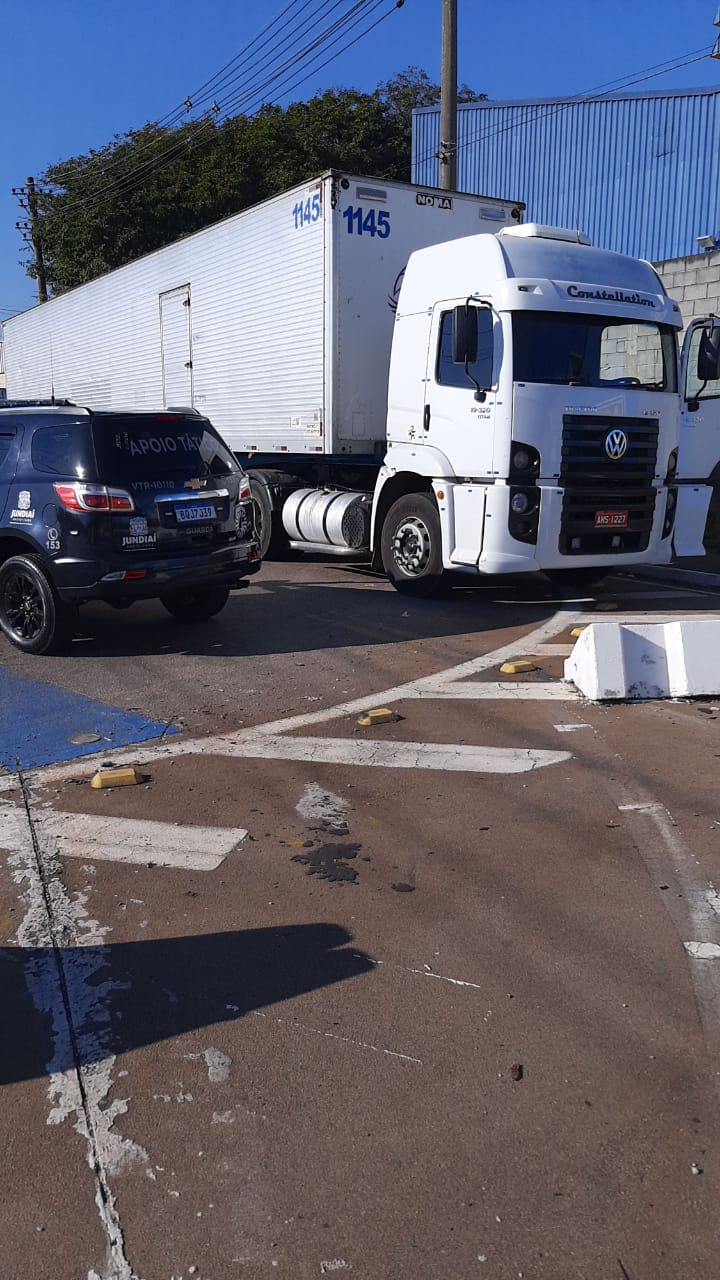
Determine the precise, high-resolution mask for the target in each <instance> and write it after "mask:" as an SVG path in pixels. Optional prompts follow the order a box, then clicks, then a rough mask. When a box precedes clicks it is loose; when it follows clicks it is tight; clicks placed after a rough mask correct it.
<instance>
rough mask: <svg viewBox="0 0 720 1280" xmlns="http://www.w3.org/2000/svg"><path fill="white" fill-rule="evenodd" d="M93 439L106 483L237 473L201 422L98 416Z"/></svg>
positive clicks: (220, 444)
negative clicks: (106, 478) (107, 480)
mask: <svg viewBox="0 0 720 1280" xmlns="http://www.w3.org/2000/svg"><path fill="white" fill-rule="evenodd" d="M93 437H94V441H95V452H96V454H97V459H98V463H99V466H100V470H101V472H102V473H103V475H106V476H108V479H109V483H111V484H131V483H132V482H133V481H135V480H148V479H153V478H156V477H168V478H170V477H185V478H191V477H193V476H204V475H212V476H224V475H228V474H230V473H231V472H237V471H239V469H240V468H239V466H238V463H237V461H236V459H235V457H234V456H233V454H232V453H231V452H230V450H229V449H228V447H227V445H225V444H224V443H223V441H222V440H221V439H220V436H219V435H217V433H216V432H215V430H214V429H213V428H212V427H211V426H210V423H209V422H208V421H207V420H206V419H203V418H186V417H183V418H178V417H175V416H174V415H170V414H167V415H165V414H159V415H157V416H154V417H152V416H150V415H148V416H147V417H146V416H145V415H144V414H143V415H137V416H136V417H130V418H127V417H124V416H121V415H120V414H111V413H108V414H100V413H99V414H96V415H95V418H94V420H93Z"/></svg>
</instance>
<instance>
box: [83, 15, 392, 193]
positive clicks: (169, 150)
mask: <svg viewBox="0 0 720 1280" xmlns="http://www.w3.org/2000/svg"><path fill="white" fill-rule="evenodd" d="M341 2H342V0H335V2H334V3H333V4H332V6H331V10H330V11H331V12H332V10H333V9H335V8H337V7H338V6H339V3H341ZM386 3H387V0H355V2H354V3H353V4H351V6H350V8H349V9H347V10H346V11H345V13H344V14H342V15H341V16H340V17H339V18H337V19H335V20H334V21H333V22H332V23H331V24H330V25H329V26H327V27H326V28H324V29H323V31H321V32H320V34H319V35H318V36H316V37H315V39H313V40H312V41H311V42H310V43H308V44H306V45H305V46H304V47H303V48H302V49H301V50H300V51H299V52H297V53H293V54H292V56H288V57H287V58H286V60H285V62H283V63H282V64H281V65H280V66H279V67H277V68H275V69H274V70H273V73H272V75H270V76H269V77H267V78H266V79H265V80H264V81H262V82H261V83H260V84H258V83H257V78H256V79H255V80H254V81H251V84H250V86H249V87H247V88H246V89H245V90H244V91H243V93H241V94H236V93H233V94H231V95H229V96H228V97H227V98H222V100H221V102H220V103H218V104H216V105H217V107H218V114H220V113H221V112H222V114H223V115H224V116H225V117H227V116H228V115H229V113H230V112H231V111H235V112H236V113H239V111H238V108H239V107H240V106H241V105H243V104H245V114H248V115H251V114H252V113H253V112H254V111H257V110H258V109H259V107H260V106H262V105H264V103H265V102H266V101H267V98H266V94H267V91H268V90H269V89H270V88H271V87H272V86H273V85H275V94H274V97H275V99H276V100H277V99H279V98H282V97H285V96H287V94H288V93H290V92H292V91H293V89H295V88H297V87H298V86H299V85H301V84H304V83H305V82H306V81H307V80H308V79H309V78H310V77H311V76H312V75H315V74H317V72H318V71H320V70H322V69H323V68H324V67H325V66H327V65H328V64H329V63H330V62H332V61H334V60H335V59H336V58H337V57H339V56H340V54H342V53H344V52H346V51H347V50H348V49H350V48H352V47H353V45H355V44H357V43H358V41H359V40H361V39H364V38H365V36H366V35H368V34H369V33H370V32H371V31H372V30H374V29H375V28H376V27H377V26H378V25H379V24H380V23H381V22H383V21H385V19H386V18H388V17H390V15H391V14H392V13H394V12H395V10H396V9H399V8H401V7H402V6H403V4H404V0H394V3H392V5H391V7H390V8H389V9H388V10H387V11H386V12H385V13H383V14H381V15H380V17H379V18H377V19H376V20H375V22H373V23H371V24H369V25H367V26H365V27H364V28H363V30H362V31H360V32H359V33H358V34H357V35H356V36H355V37H354V38H353V39H351V40H349V41H347V42H346V43H345V44H343V45H342V47H341V48H339V49H336V50H335V52H334V53H333V54H332V56H330V57H328V58H326V59H325V60H324V61H321V62H318V58H320V57H321V56H322V54H323V53H324V52H326V51H327V50H330V49H333V48H334V47H335V46H336V45H337V44H338V43H339V42H340V41H341V40H342V39H343V37H344V36H345V35H348V34H349V33H350V32H351V31H352V30H354V29H355V28H357V27H358V26H359V25H360V24H361V23H362V22H363V21H364V20H365V19H366V18H367V17H370V16H371V15H372V14H373V13H374V12H375V11H376V10H377V9H379V8H380V7H381V6H382V5H383V4H386ZM327 5H328V0H324V3H323V4H322V5H321V7H320V10H318V11H317V12H316V15H315V16H316V17H317V13H318V12H320V11H321V10H322V9H323V8H324V9H327ZM286 11H287V10H285V11H283V12H286ZM306 25H307V23H306V22H305V23H303V24H302V26H306ZM317 25H318V23H317V22H315V23H314V26H315V27H316V26H317ZM312 29H313V28H311V30H312ZM298 30H300V28H298ZM307 34H310V32H308V33H307ZM295 36H297V32H295ZM331 37H332V38H331ZM285 44H286V45H287V40H286V41H285ZM279 50H280V51H282V52H288V53H290V52H291V50H285V49H283V46H282V45H281V46H279ZM277 52H278V50H276V53H277ZM290 68H294V69H296V70H299V69H303V68H307V70H306V72H305V74H304V75H302V76H300V77H299V78H296V79H294V80H292V81H291V83H288V82H287V79H286V81H285V82H284V83H282V82H281V83H280V84H276V82H277V81H278V80H281V81H282V76H283V75H285V73H287V72H288V71H289V70H290ZM251 91H252V94H253V96H252V98H251V100H250V102H248V97H249V94H250V92H251ZM214 131H215V122H214V121H213V120H211V119H210V118H209V117H208V116H205V117H204V118H203V119H201V120H200V121H198V122H197V125H196V127H195V128H193V129H192V130H191V131H190V132H189V133H184V134H183V135H182V136H173V137H171V138H168V139H166V140H164V139H159V140H158V139H153V140H150V141H149V142H148V143H147V144H144V146H143V149H150V148H152V147H153V146H154V145H156V144H159V146H160V147H161V148H162V144H163V142H164V141H165V142H166V144H167V145H166V146H165V147H164V148H163V149H161V154H160V155H159V156H150V157H148V158H147V159H145V160H144V161H142V162H141V164H140V165H139V166H136V167H135V168H134V170H133V172H132V173H130V174H128V175H127V177H126V178H125V179H124V180H120V181H119V182H117V183H113V182H110V183H108V184H107V185H104V186H102V187H101V188H100V189H99V190H97V191H95V192H93V193H92V194H91V195H88V196H86V197H83V198H81V199H78V200H67V199H66V197H64V196H59V197H58V198H59V199H62V200H63V209H64V210H66V211H67V210H70V209H73V208H77V209H90V208H92V207H93V206H95V205H97V204H99V203H102V201H103V200H104V199H105V198H106V197H107V196H108V195H110V194H112V196H113V197H114V198H117V197H118V196H124V195H129V194H131V193H132V192H133V191H135V190H137V189H138V188H139V187H140V186H142V185H143V183H144V182H145V181H146V180H147V179H148V178H149V177H150V176H152V175H153V174H156V173H159V172H160V171H161V170H162V169H163V168H165V167H166V166H167V165H168V164H171V163H172V162H173V161H174V160H176V159H178V158H179V157H180V156H181V155H182V153H183V152H184V151H186V150H190V149H191V148H192V146H193V144H194V143H197V144H198V145H202V144H203V143H204V142H205V141H206V137H205V135H207V134H208V133H212V134H213V135H214ZM118 163H121V162H120V161H117V162H115V164H114V165H113V166H112V167H116V166H117V164H118ZM111 165H112V162H111ZM108 167H110V166H108Z"/></svg>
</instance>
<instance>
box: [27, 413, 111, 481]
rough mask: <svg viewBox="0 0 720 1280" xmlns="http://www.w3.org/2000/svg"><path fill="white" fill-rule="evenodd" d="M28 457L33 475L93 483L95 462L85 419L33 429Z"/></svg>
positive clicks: (65, 421)
mask: <svg viewBox="0 0 720 1280" xmlns="http://www.w3.org/2000/svg"><path fill="white" fill-rule="evenodd" d="M30 456H31V458H32V464H33V466H34V468H35V470H36V471H47V472H49V473H50V474H51V475H54V476H77V478H78V480H92V479H94V473H95V459H94V457H93V451H92V440H91V439H90V431H89V429H88V421H87V418H86V419H84V420H83V421H80V422H72V421H70V422H68V420H67V418H65V419H64V420H63V421H61V422H56V423H54V424H53V425H52V426H51V427H36V429H35V431H34V432H33V437H32V444H31V446H30Z"/></svg>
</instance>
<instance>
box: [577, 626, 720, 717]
mask: <svg viewBox="0 0 720 1280" xmlns="http://www.w3.org/2000/svg"><path fill="white" fill-rule="evenodd" d="M719 653H720V618H711V619H683V620H681V621H678V622H665V623H640V624H635V623H632V624H631V623H618V622H604V623H595V622H593V623H590V625H589V626H587V627H585V629H584V631H583V633H582V635H581V636H580V637H579V638H578V640H577V643H576V644H575V647H574V649H573V651H572V653H571V655H570V657H569V658H568V659H567V660H566V662H565V679H566V680H570V681H572V683H573V684H575V685H576V686H577V688H578V689H579V690H580V692H581V693H582V694H584V695H585V697H586V698H590V699H591V700H592V701H593V702H604V701H617V700H624V701H639V700H641V699H645V698H693V697H704V696H705V697H706V696H714V695H717V694H719V693H720V660H719V659H718V654H719Z"/></svg>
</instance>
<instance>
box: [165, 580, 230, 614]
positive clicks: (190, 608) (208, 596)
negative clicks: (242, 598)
mask: <svg viewBox="0 0 720 1280" xmlns="http://www.w3.org/2000/svg"><path fill="white" fill-rule="evenodd" d="M229 596H230V588H229V587H204V588H202V589H201V590H200V591H173V592H168V594H167V595H165V596H161V597H160V603H161V604H163V605H164V606H165V608H166V609H167V611H168V613H171V614H172V615H173V617H174V618H179V619H180V621H181V622H206V621H207V619H208V618H214V617H215V614H216V613H219V612H220V610H221V609H224V608H225V605H226V604H227V602H228V598H229Z"/></svg>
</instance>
